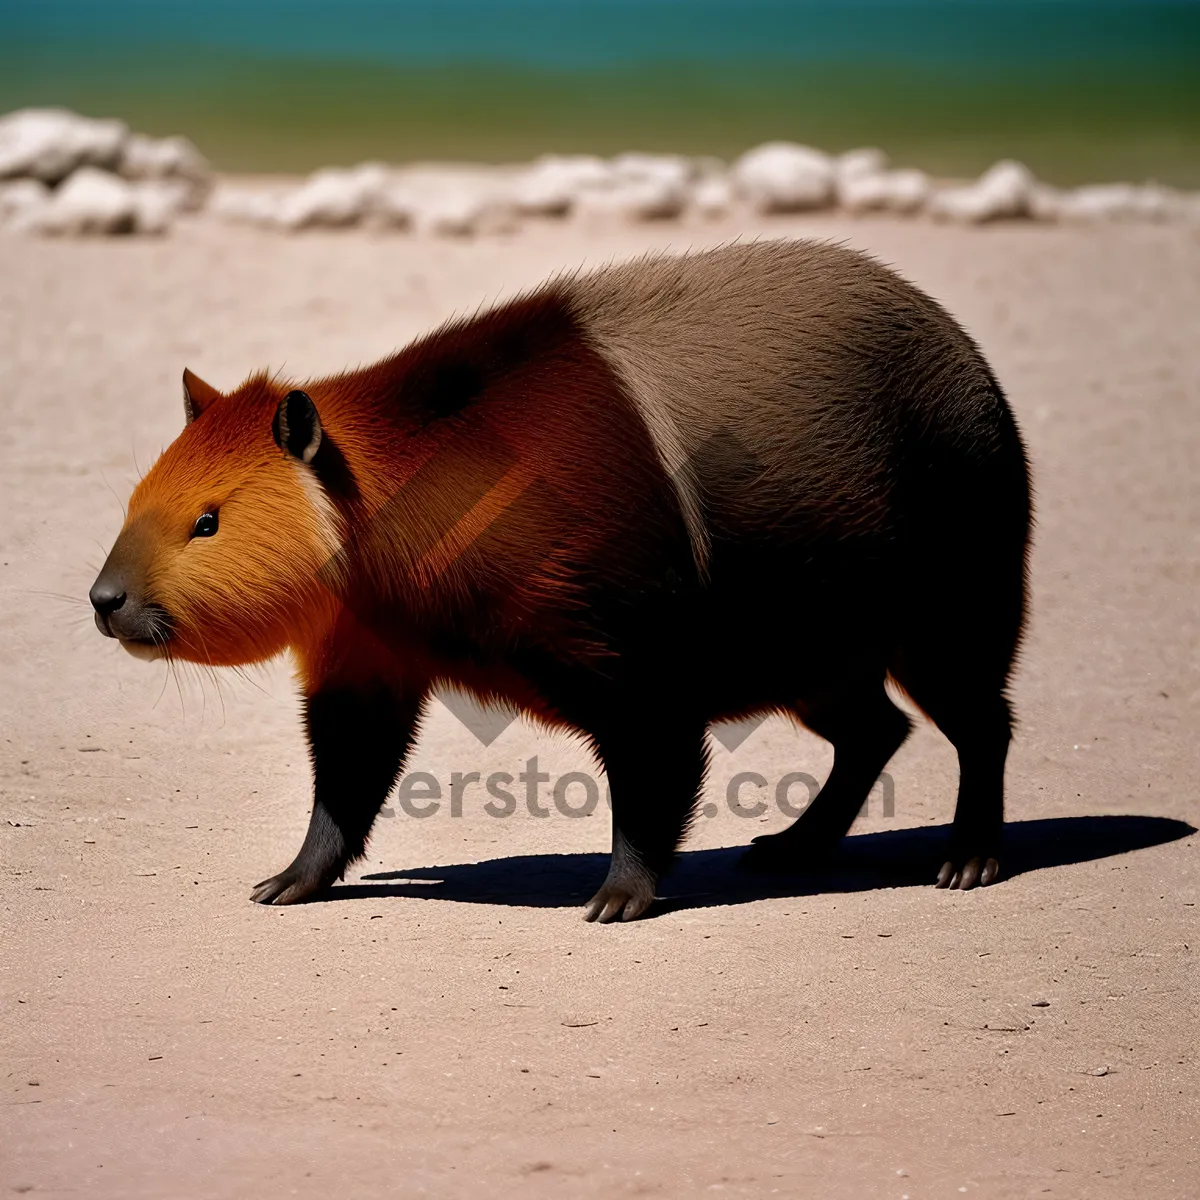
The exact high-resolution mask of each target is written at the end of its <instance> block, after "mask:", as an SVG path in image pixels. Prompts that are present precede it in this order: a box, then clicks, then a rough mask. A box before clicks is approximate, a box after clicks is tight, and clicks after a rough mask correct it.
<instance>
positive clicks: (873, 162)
mask: <svg viewBox="0 0 1200 1200" xmlns="http://www.w3.org/2000/svg"><path fill="white" fill-rule="evenodd" d="M890 165H891V164H890V162H889V160H888V156H887V155H886V154H884V152H883V151H882V150H880V149H878V148H877V147H875V146H864V147H863V148H862V149H859V150H847V151H846V153H845V154H839V155H838V157H837V160H836V162H835V163H834V170H835V171H836V172H837V178H838V183H839V184H840V183H841V182H842V181H843V180H846V179H861V178H862V177H863V176H865V175H883V174H884V173H885V172H886V171H887V169H888V167H889V166H890Z"/></svg>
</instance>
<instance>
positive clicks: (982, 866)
mask: <svg viewBox="0 0 1200 1200" xmlns="http://www.w3.org/2000/svg"><path fill="white" fill-rule="evenodd" d="M999 876H1000V864H999V863H998V862H997V861H996V860H995V859H994V858H984V857H983V856H982V855H976V856H975V857H974V858H968V859H967V860H966V862H964V863H961V864H960V863H956V862H955V861H954V860H953V859H952V860H950V861H949V862H945V863H943V864H942V869H941V870H940V871H939V872H938V877H937V884H936V886H937V887H940V888H949V889H953V890H957V891H961V892H967V891H970V890H971V888H974V887H987V886H988V884H989V883H995V882H996V880H997V879H998V878H999Z"/></svg>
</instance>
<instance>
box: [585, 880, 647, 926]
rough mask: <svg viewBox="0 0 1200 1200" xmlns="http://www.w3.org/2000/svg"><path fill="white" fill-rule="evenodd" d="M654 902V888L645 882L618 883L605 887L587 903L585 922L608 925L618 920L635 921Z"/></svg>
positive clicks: (606, 884) (605, 885)
mask: <svg viewBox="0 0 1200 1200" xmlns="http://www.w3.org/2000/svg"><path fill="white" fill-rule="evenodd" d="M653 902H654V886H653V884H650V883H648V882H643V881H640V880H639V881H636V882H634V881H618V882H612V883H609V882H608V881H607V880H606V881H605V884H604V886H603V887H602V888H601V889H600V890H599V891H598V892H597V893H596V894H595V895H594V896H593V897H592V898H591V899H590V900H589V901H588V902H587V907H586V908H585V909H584V910H583V919H584V920H585V921H599V922H600V924H601V925H607V924H608V923H609V922H610V921H616V920H618V919H620V920H622V921H633V920H636V919H637V918H638V917H640V916H641V915H642V913H644V912H645V911H646V909H648V908H649V907H650V905H651V904H652V903H653Z"/></svg>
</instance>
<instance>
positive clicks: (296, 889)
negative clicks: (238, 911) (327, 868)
mask: <svg viewBox="0 0 1200 1200" xmlns="http://www.w3.org/2000/svg"><path fill="white" fill-rule="evenodd" d="M334 878H336V876H330V875H328V874H319V875H312V874H309V873H308V872H306V871H297V870H295V869H294V868H293V867H288V868H287V870H285V871H280V872H279V874H278V875H272V876H271V878H270V879H264V880H263V881H262V883H260V884H259V885H258V886H257V887H256V888H255V889H254V891H252V892H251V893H250V899H251V900H253V901H254V903H255V904H300V903H301V902H302V901H305V900H311V899H313V897H315V896H319V895H320V894H321V893H322V892H324V891H325V890H326V888H328V887H329V885H330V884H331V883H332V882H333V880H334Z"/></svg>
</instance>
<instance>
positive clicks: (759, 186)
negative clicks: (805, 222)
mask: <svg viewBox="0 0 1200 1200" xmlns="http://www.w3.org/2000/svg"><path fill="white" fill-rule="evenodd" d="M834 179H835V171H834V163H833V159H832V158H830V156H829V155H828V154H824V153H822V152H821V151H820V150H813V149H811V148H810V147H808V146H797V145H793V144H792V143H791V142H768V143H767V144H766V145H763V146H758V147H757V148H756V149H754V150H750V151H747V153H745V154H743V155H742V157H741V158H739V159H738V160H737V162H736V163H734V164H733V181H734V186H735V187H736V188H737V190H738V192H739V193H740V194H741V195H742V196H744V197H745V198H746V199H747V200H748V201H750V203H751V204H753V205H754V207H755V208H756V209H758V211H759V212H798V211H801V210H803V209H813V208H824V207H826V206H827V205H828V204H830V203H832V201H833V198H834Z"/></svg>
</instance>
